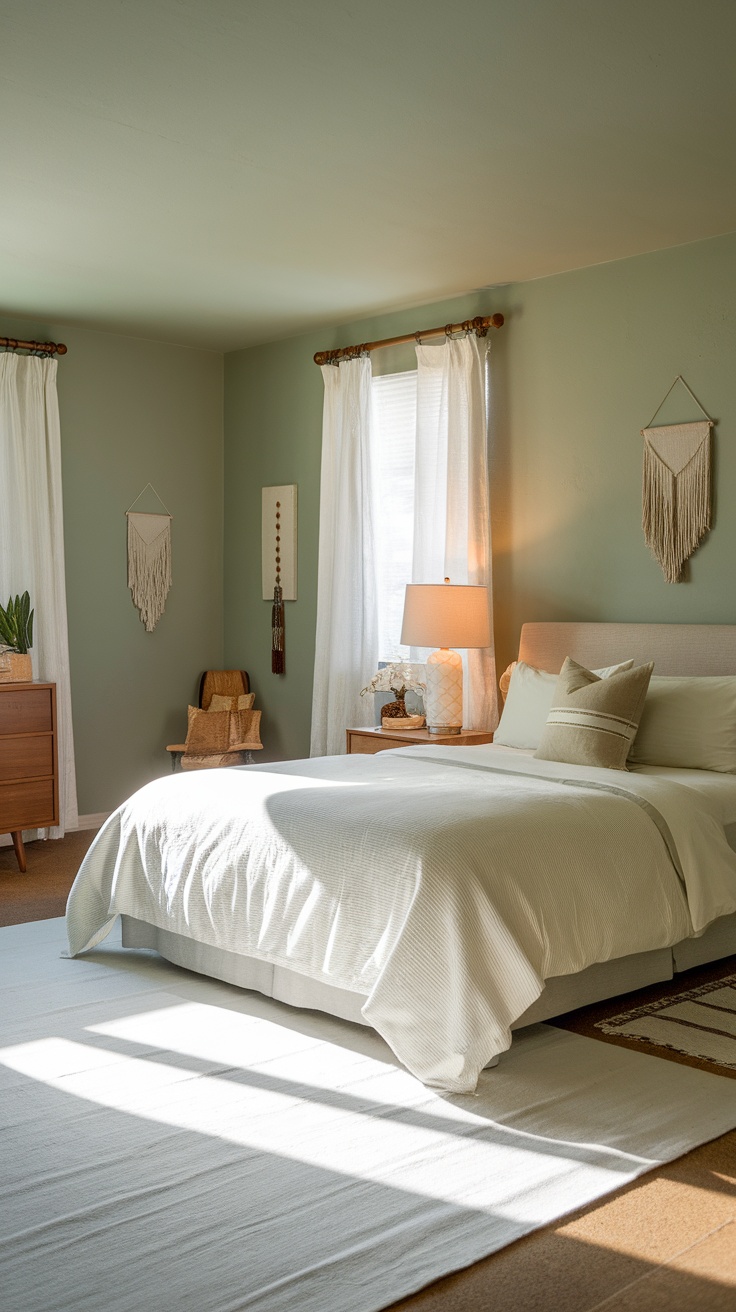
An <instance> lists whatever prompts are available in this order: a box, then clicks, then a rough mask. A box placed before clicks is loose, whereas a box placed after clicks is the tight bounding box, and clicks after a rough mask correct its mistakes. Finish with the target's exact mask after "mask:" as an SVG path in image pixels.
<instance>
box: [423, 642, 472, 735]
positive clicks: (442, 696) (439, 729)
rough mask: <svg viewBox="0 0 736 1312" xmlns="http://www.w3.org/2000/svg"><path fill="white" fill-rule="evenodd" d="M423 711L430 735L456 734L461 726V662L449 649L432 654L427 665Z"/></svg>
mask: <svg viewBox="0 0 736 1312" xmlns="http://www.w3.org/2000/svg"><path fill="white" fill-rule="evenodd" d="M426 670H427V692H426V695H425V701H424V709H425V712H426V716H427V728H428V730H429V732H430V733H443V734H453V733H460V731H461V729H462V724H463V662H462V657H461V656H460V653H459V652H456V651H452V649H451V648H449V647H440V648H439V650H438V651H433V652H432V655H431V656H430V657H429V659H428V661H427V666H426Z"/></svg>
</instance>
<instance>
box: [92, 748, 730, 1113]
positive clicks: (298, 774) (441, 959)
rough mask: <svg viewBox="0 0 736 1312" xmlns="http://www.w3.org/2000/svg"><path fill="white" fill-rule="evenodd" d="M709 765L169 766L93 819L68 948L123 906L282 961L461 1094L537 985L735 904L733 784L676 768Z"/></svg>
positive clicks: (444, 757)
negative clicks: (345, 994)
mask: <svg viewBox="0 0 736 1312" xmlns="http://www.w3.org/2000/svg"><path fill="white" fill-rule="evenodd" d="M700 773H702V772H699V771H698V772H695V771H688V772H685V771H674V772H673V771H668V772H666V775H665V774H664V773H662V774H659V773H656V772H652V771H650V770H646V771H645V770H641V771H637V772H636V773H623V772H621V773H619V772H617V771H616V772H614V771H610V770H600V769H589V768H587V767H578V766H566V765H560V764H558V763H555V762H547V761H537V760H534V759H533V758H530V757H527V756H526V755H525V754H523V753H521V752H515V751H513V750H508V749H504V748H499V747H492V746H488V747H470V748H462V747H419V748H414V747H409V748H404V749H401V750H398V751H392V752H381V753H379V754H377V755H375V756H342V757H323V758H319V759H315V760H311V761H290V762H284V763H282V764H279V765H267V766H251V767H245V768H242V769H238V768H235V769H232V768H231V769H228V770H212V771H198V772H196V773H192V774H189V775H179V776H171V777H169V778H167V779H161V780H158V781H156V782H155V783H152V784H149V785H148V786H147V787H146V788H143V789H142V790H141V791H140V792H139V793H137V794H136V795H135V796H134V797H132V798H131V799H130V800H129V801H128V802H126V803H125V804H124V805H123V806H122V807H121V808H120V809H119V810H118V811H117V812H115V814H114V815H113V816H111V817H110V820H109V821H108V822H107V824H106V825H105V826H104V827H103V829H102V830H101V831H100V834H99V835H98V837H97V839H96V840H95V843H94V844H93V846H92V848H91V849H90V852H89V854H88V856H87V857H86V859H85V861H84V863H83V865H82V868H81V870H80V872H79V875H78V877H77V880H76V881H75V884H74V887H73V889H72V892H71V894H70V898H69V905H68V909H67V925H68V933H69V945H70V951H71V953H72V954H73V955H76V954H77V953H79V952H83V951H85V950H87V949H88V948H90V947H92V946H94V945H95V944H96V943H97V942H99V941H100V940H101V939H102V938H103V937H104V935H105V934H106V933H107V932H108V930H109V929H110V927H111V926H112V924H113V922H114V919H115V917H116V916H117V915H118V914H120V913H124V914H127V915H130V916H133V917H135V918H136V919H139V920H142V921H146V922H148V923H150V924H153V925H156V926H158V927H159V928H162V929H169V930H172V931H173V932H175V933H178V934H181V935H184V936H186V937H189V938H192V939H195V940H197V941H200V942H203V943H207V944H210V945H211V946H213V947H219V948H223V949H225V950H227V951H232V952H238V953H241V954H246V955H248V956H252V957H255V958H258V959H261V960H264V961H268V962H271V963H273V964H276V965H284V966H286V967H288V968H290V969H291V970H294V971H297V972H300V973H301V974H305V975H307V976H309V977H311V978H313V979H318V980H323V981H325V982H326V983H329V984H333V985H336V986H338V987H341V988H345V989H351V990H354V991H357V992H360V993H363V994H365V995H367V1002H366V1003H365V1006H364V1008H363V1014H364V1016H365V1018H366V1020H367V1021H368V1022H369V1024H371V1025H372V1026H373V1027H374V1028H375V1029H376V1030H378V1032H379V1033H380V1034H382V1035H383V1037H384V1038H385V1039H386V1040H387V1042H388V1043H389V1044H390V1045H391V1047H392V1049H393V1051H394V1052H395V1053H396V1055H397V1057H398V1058H399V1059H400V1060H401V1061H402V1062H403V1063H404V1064H405V1065H406V1066H407V1067H408V1068H409V1070H411V1071H412V1072H413V1073H414V1074H415V1075H417V1076H418V1077H419V1078H420V1079H422V1080H424V1082H425V1083H427V1084H431V1085H434V1086H435V1087H438V1088H441V1089H445V1090H448V1091H450V1092H468V1091H472V1090H473V1089H474V1088H475V1084H476V1081H477V1078H478V1074H479V1072H480V1070H481V1069H482V1068H483V1067H484V1066H485V1065H486V1064H487V1063H488V1061H489V1060H491V1059H492V1058H493V1057H494V1056H495V1055H497V1054H498V1053H500V1052H502V1051H504V1050H505V1049H506V1048H508V1046H509V1044H510V1041H511V1036H510V1025H511V1023H512V1022H513V1021H514V1020H515V1019H517V1018H518V1017H519V1016H520V1015H522V1014H523V1013H524V1012H525V1011H526V1009H527V1008H528V1007H529V1006H530V1005H531V1003H532V1002H533V1001H534V1000H535V998H537V997H538V996H539V994H540V993H541V991H542V988H543V984H544V980H545V978H547V977H549V976H553V975H564V974H569V973H573V972H576V971H579V970H582V969H584V968H585V967H586V966H588V965H591V964H592V963H593V962H597V961H607V960H610V959H612V958H614V957H619V956H625V955H627V954H630V953H635V952H643V951H647V950H648V949H652V948H661V947H668V946H670V945H672V944H674V943H676V942H678V941H679V940H681V939H683V938H686V937H687V936H689V935H692V934H693V933H698V932H701V931H702V930H703V929H704V928H705V927H706V926H707V925H708V924H709V923H710V922H711V921H712V920H714V919H715V918H716V917H718V916H720V915H726V914H729V913H730V912H732V911H734V910H736V855H735V854H734V852H733V851H732V850H731V849H730V847H729V846H728V843H727V841H726V836H725V832H724V824H725V823H727V821H726V819H724V817H725V815H726V814H727V813H728V814H729V815H730V814H731V811H733V819H734V820H736V807H733V806H732V805H731V802H727V801H726V791H727V787H728V785H726V787H725V788H720V786H717V785H714V786H711V785H704V786H703V785H702V781H700V784H701V786H700V787H699V788H698V787H693V786H691V784H690V783H688V782H684V781H683V780H682V779H680V778H678V779H677V780H673V778H672V777H671V776H672V775H673V774H677V775H678V776H681V775H683V774H700ZM668 776H670V777H668ZM729 783H730V784H731V787H732V793H733V799H732V800H733V801H736V781H733V780H729Z"/></svg>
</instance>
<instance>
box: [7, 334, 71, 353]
mask: <svg viewBox="0 0 736 1312" xmlns="http://www.w3.org/2000/svg"><path fill="white" fill-rule="evenodd" d="M0 346H4V347H5V349H6V351H33V352H34V353H35V354H38V355H66V352H67V348H66V346H65V345H64V343H63V342H21V341H20V340H19V339H18V338H17V337H0Z"/></svg>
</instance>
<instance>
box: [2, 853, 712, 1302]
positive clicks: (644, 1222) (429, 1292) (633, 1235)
mask: <svg viewBox="0 0 736 1312" xmlns="http://www.w3.org/2000/svg"><path fill="white" fill-rule="evenodd" d="M93 837H94V835H93V834H92V833H84V834H70V835H67V837H66V838H65V839H63V840H61V841H60V842H53V843H35V844H30V845H29V846H28V849H27V850H28V856H29V870H28V874H27V875H24V876H20V875H19V874H18V872H17V867H16V866H15V860H14V856H13V852H12V848H11V849H10V850H8V849H0V924H18V923H21V922H23V921H30V920H34V919H44V918H47V917H49V916H50V915H59V914H61V912H62V911H63V907H64V904H65V901H66V896H67V893H68V889H69V888H70V887H71V883H72V881H73V878H74V875H75V874H76V870H77V868H78V865H79V862H80V861H81V859H82V856H83V855H84V852H85V851H86V848H87V846H88V844H89V842H90V841H91V840H92V838H93ZM42 869H43V875H42V877H41V878H39V875H41V871H42ZM47 897H51V898H55V899H56V900H55V901H54V902H52V903H51V904H49V902H47V901H46V898H47ZM735 965H736V963H735V962H734V960H733V959H731V960H730V961H729V962H725V963H722V964H721V965H718V964H716V965H715V966H711V967H704V968H702V969H699V970H695V971H690V972H688V973H687V974H686V975H684V976H680V977H678V978H677V979H676V980H674V981H672V982H671V983H669V984H665V985H656V986H653V987H652V988H651V989H649V990H642V991H641V992H640V993H637V994H630V995H627V996H626V997H625V998H619V999H614V1000H612V1001H610V1002H606V1003H603V1004H597V1005H596V1006H595V1007H592V1008H586V1009H584V1010H582V1011H580V1012H577V1013H571V1014H570V1015H568V1016H566V1017H561V1018H558V1020H557V1021H556V1024H558V1025H562V1026H565V1027H566V1028H569V1029H571V1030H573V1031H575V1032H578V1033H581V1034H587V1035H590V1036H591V1037H595V1038H596V1039H597V1040H598V1041H599V1042H600V1041H603V1042H608V1043H615V1044H617V1045H619V1046H621V1045H623V1046H626V1047H633V1048H634V1049H635V1050H636V1049H638V1050H640V1051H644V1050H645V1049H644V1048H643V1047H640V1046H639V1044H638V1043H637V1041H636V1040H630V1039H625V1038H624V1039H620V1038H616V1039H612V1038H610V1037H609V1036H606V1035H604V1034H602V1033H601V1031H600V1030H596V1028H595V1023H596V1021H599V1020H601V1019H604V1020H605V1019H608V1018H610V1017H613V1016H615V1015H616V1014H617V1013H620V1012H621V1011H623V1010H624V1009H626V1008H628V1007H629V1006H634V1005H639V1004H641V1003H644V1002H646V1001H647V998H648V997H656V998H664V997H666V996H667V994H668V991H670V992H674V991H676V990H677V989H678V988H681V987H682V984H683V982H684V981H687V982H688V983H691V984H692V985H693V986H697V985H699V984H700V983H704V982H708V981H709V980H711V979H717V978H719V977H720V975H725V974H728V973H733V970H734V966H735ZM719 973H720V974H719ZM649 1051H651V1049H649ZM660 1059H661V1060H663V1061H673V1060H674V1061H681V1062H684V1063H686V1064H687V1063H690V1064H695V1065H698V1064H699V1063H698V1062H694V1063H693V1061H692V1059H691V1058H688V1057H687V1056H684V1057H683V1056H677V1055H676V1054H674V1053H671V1052H666V1053H665V1052H662V1051H660ZM710 1069H712V1067H711V1068H710ZM722 1073H723V1074H726V1073H727V1072H725V1071H723V1072H722ZM728 1074H731V1075H732V1074H733V1073H732V1072H728ZM735 1304H736V1132H732V1133H729V1134H726V1135H723V1136H721V1137H720V1138H718V1139H715V1140H714V1141H713V1142H711V1143H708V1144H705V1145H703V1146H702V1147H700V1148H697V1149H695V1150H694V1151H692V1152H689V1153H687V1154H685V1155H684V1156H683V1157H680V1158H679V1159H677V1160H676V1161H674V1162H672V1163H670V1164H668V1165H666V1166H663V1167H659V1168H657V1169H655V1170H654V1171H651V1172H649V1173H648V1174H646V1175H644V1176H643V1177H641V1178H640V1179H639V1180H637V1181H636V1182H634V1183H633V1184H629V1185H626V1186H624V1187H623V1188H620V1189H618V1190H617V1191H616V1192H615V1193H614V1194H612V1195H609V1196H608V1197H606V1198H605V1199H603V1200H602V1201H600V1202H598V1203H594V1204H592V1205H590V1206H588V1207H584V1208H581V1209H580V1210H578V1211H577V1212H574V1213H571V1214H570V1215H568V1216H567V1217H565V1218H564V1219H562V1220H560V1221H558V1222H556V1223H554V1224H552V1225H549V1226H546V1227H543V1228H541V1229H539V1230H537V1231H535V1232H534V1233H532V1234H529V1235H527V1236H526V1237H525V1238H521V1239H519V1240H517V1241H516V1242H515V1243H513V1244H511V1245H509V1246H508V1247H506V1248H504V1249H503V1250H502V1251H500V1252H497V1253H495V1254H493V1255H491V1256H489V1257H487V1258H484V1259H482V1260H480V1261H478V1262H475V1263H474V1264H472V1265H471V1266H469V1267H467V1268H466V1269H464V1270H461V1271H458V1272H456V1273H455V1274H452V1275H449V1276H446V1277H444V1278H442V1279H440V1280H438V1281H436V1282H435V1283H434V1284H432V1285H430V1286H428V1287H427V1288H426V1289H424V1290H422V1291H421V1292H419V1293H417V1294H413V1295H411V1296H410V1297H408V1298H405V1299H401V1300H400V1301H399V1302H396V1303H395V1304H392V1305H391V1307H392V1312H491V1310H492V1312H599V1310H600V1312H603V1309H605V1310H606V1312H659V1309H662V1312H664V1310H665V1309H668V1312H672V1310H674V1312H678V1309H683V1312H684V1310H685V1309H687V1310H688V1312H690V1310H692V1312H721V1310H722V1312H726V1309H728V1312H732V1310H733V1307H734V1305H735ZM90 1306H94V1308H95V1312H98V1309H99V1312H103V1310H104V1302H103V1303H98V1304H97V1305H90ZM196 1312H201V1310H200V1309H197V1310H196Z"/></svg>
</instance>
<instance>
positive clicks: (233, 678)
mask: <svg viewBox="0 0 736 1312" xmlns="http://www.w3.org/2000/svg"><path fill="white" fill-rule="evenodd" d="M248 692H250V679H249V678H248V672H247V670H205V671H204V673H203V675H202V677H201V679H200V681H199V706H200V709H201V710H203V711H206V710H208V708H209V706H210V703H211V701H212V698H213V696H214V695H215V694H218V695H220V696H222V697H240V696H241V695H242V694H243V693H248ZM166 750H167V752H169V753H170V754H171V769H172V771H173V772H174V773H176V772H177V771H178V770H180V769H181V759H182V756H183V755H184V753H185V752H186V743H169V744H168V746H167V748H166ZM226 751H227V753H228V754H231V755H232V757H233V765H240V764H246V765H250V764H251V763H252V761H253V756H252V753H253V752H260V751H263V743H262V742H260V741H258V742H252V741H250V742H247V743H232V744H231V745H230V746H229V747H228V748H227V749H226ZM219 763H220V762H219V760H218V764H219ZM200 768H206V767H205V766H204V763H203V764H202V765H201V766H200Z"/></svg>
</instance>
